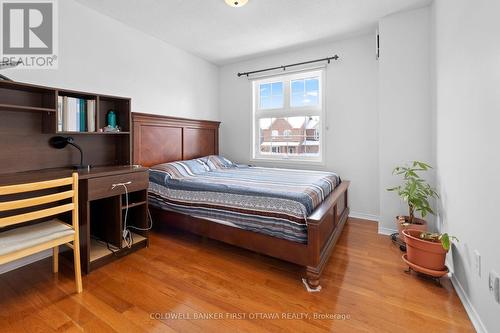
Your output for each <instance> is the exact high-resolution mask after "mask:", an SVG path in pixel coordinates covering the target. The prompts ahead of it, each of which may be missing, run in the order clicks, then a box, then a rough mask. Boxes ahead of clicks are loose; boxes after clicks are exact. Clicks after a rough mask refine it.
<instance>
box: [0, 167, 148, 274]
mask: <svg viewBox="0 0 500 333" xmlns="http://www.w3.org/2000/svg"><path fill="white" fill-rule="evenodd" d="M72 172H73V171H72V170H71V169H67V168H59V169H45V170H37V171H29V172H20V173H13V174H1V175H0V185H9V184H16V183H23V182H34V181H40V180H48V179H55V178H62V177H66V176H69V175H71V173H72ZM78 174H79V207H78V210H79V219H80V250H81V251H80V253H81V263H82V271H83V272H84V273H86V274H88V273H90V272H91V271H92V270H94V269H96V268H98V267H100V266H102V265H104V264H106V263H109V262H111V261H113V260H116V259H117V258H120V257H122V256H124V255H127V254H129V253H130V252H132V251H136V250H138V249H140V248H143V247H146V246H148V244H149V243H148V242H149V238H148V232H147V231H140V230H133V240H134V242H133V245H132V247H131V248H128V247H127V246H125V244H123V242H122V233H123V221H124V218H125V210H126V208H127V207H128V214H127V215H128V216H127V225H129V226H130V225H131V226H135V227H139V228H141V229H146V228H147V227H148V210H147V207H148V204H147V201H148V194H147V189H148V183H149V180H148V169H147V168H143V167H134V166H112V167H96V168H92V169H90V170H89V171H87V170H83V171H79V172H78ZM119 183H123V184H127V185H126V186H127V192H128V198H129V202H128V206H127V205H126V200H125V196H126V193H125V192H126V191H125V187H123V186H115V187H114V188H113V185H116V184H119ZM109 248H111V249H112V250H110V249H109ZM63 255H64V256H70V255H71V253H70V251H66V252H65V253H63Z"/></svg>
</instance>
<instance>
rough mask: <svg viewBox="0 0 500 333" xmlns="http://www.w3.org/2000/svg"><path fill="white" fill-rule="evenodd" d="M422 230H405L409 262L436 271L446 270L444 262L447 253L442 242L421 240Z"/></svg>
mask: <svg viewBox="0 0 500 333" xmlns="http://www.w3.org/2000/svg"><path fill="white" fill-rule="evenodd" d="M421 232H422V231H420V230H412V229H406V230H403V235H404V236H405V242H406V253H407V255H408V260H409V261H410V262H412V263H414V264H416V265H418V266H422V267H424V268H427V269H432V270H435V271H443V270H445V269H446V267H445V265H444V260H445V259H446V253H447V252H448V251H446V250H445V249H443V246H442V245H441V242H440V241H429V240H424V239H421V238H420V233H421Z"/></svg>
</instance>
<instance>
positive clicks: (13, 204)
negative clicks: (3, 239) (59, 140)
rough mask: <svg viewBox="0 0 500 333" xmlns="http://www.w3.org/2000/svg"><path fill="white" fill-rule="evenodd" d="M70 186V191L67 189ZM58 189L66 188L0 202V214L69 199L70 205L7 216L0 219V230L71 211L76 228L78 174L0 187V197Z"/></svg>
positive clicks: (64, 204)
mask: <svg viewBox="0 0 500 333" xmlns="http://www.w3.org/2000/svg"><path fill="white" fill-rule="evenodd" d="M69 185H71V189H67V187H68V186H69ZM58 187H66V189H65V190H63V191H59V192H56V193H50V194H41V195H40V194H39V195H35V196H31V197H29V198H26V199H16V200H11V201H5V202H0V213H2V212H6V211H12V210H18V209H25V208H31V207H36V206H41V205H47V204H51V203H56V202H59V201H63V200H66V201H68V199H71V202H70V203H63V204H57V205H55V206H51V207H49V208H41V209H36V210H32V211H29V212H23V213H19V214H13V215H9V216H7V217H1V218H0V228H4V227H8V226H11V225H15V224H19V223H24V222H28V221H33V220H38V219H43V218H47V217H50V216H54V215H57V214H61V213H65V212H69V211H73V216H72V220H73V221H72V224H73V228H76V226H77V223H78V215H77V214H78V213H77V207H78V173H76V172H75V173H73V175H72V177H67V178H59V179H54V180H46V181H41V182H36V183H26V184H16V185H7V186H0V196H7V195H16V194H21V193H28V192H34V191H42V190H47V189H54V188H58Z"/></svg>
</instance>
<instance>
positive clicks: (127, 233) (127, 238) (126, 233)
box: [111, 181, 153, 249]
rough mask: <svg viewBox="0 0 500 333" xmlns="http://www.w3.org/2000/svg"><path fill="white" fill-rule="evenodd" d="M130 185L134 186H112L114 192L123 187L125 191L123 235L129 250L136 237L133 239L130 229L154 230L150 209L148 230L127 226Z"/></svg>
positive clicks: (119, 184)
mask: <svg viewBox="0 0 500 333" xmlns="http://www.w3.org/2000/svg"><path fill="white" fill-rule="evenodd" d="M130 184H132V182H131V181H129V182H126V183H117V184H113V185H112V186H111V189H112V190H114V189H115V188H117V187H118V186H122V187H123V188H124V189H125V218H124V219H123V234H122V238H123V240H124V242H125V245H126V246H127V247H128V248H129V249H130V248H131V247H132V245H133V244H134V237H133V235H132V232H131V231H130V229H134V230H140V231H148V230H151V229H152V228H153V219H152V218H151V213H150V212H149V209H148V216H149V220H150V222H151V224H150V225H149V227H147V228H139V227H136V226H132V225H131V226H127V220H128V207H129V192H128V187H127V185H130Z"/></svg>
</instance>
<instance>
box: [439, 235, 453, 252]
mask: <svg viewBox="0 0 500 333" xmlns="http://www.w3.org/2000/svg"><path fill="white" fill-rule="evenodd" d="M439 240H440V241H441V245H442V246H443V249H445V250H446V251H448V250H449V249H450V237H449V236H448V234H442V235H441V236H439Z"/></svg>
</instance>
